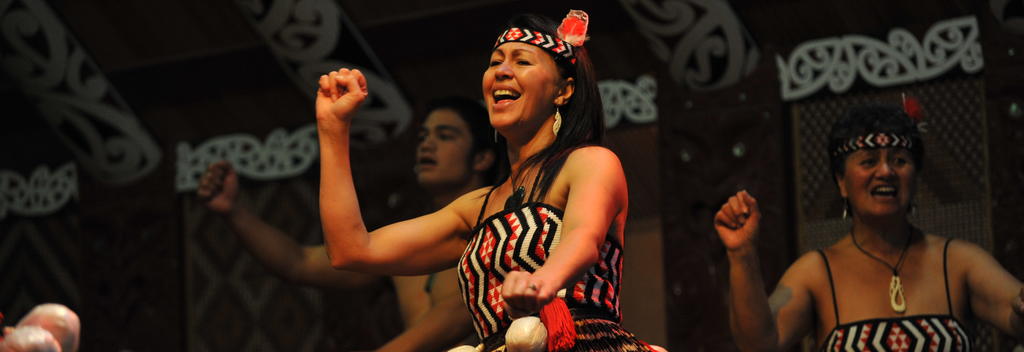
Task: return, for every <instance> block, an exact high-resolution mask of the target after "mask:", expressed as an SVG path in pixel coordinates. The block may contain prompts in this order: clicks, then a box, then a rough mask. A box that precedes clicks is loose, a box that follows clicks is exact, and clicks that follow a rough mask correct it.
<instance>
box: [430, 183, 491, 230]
mask: <svg viewBox="0 0 1024 352" xmlns="http://www.w3.org/2000/svg"><path fill="white" fill-rule="evenodd" d="M491 188H493V187H491V186H486V187H481V188H478V189H476V190H473V191H470V192H468V193H466V194H463V195H462V196H460V197H459V198H456V199H455V200H454V201H452V202H451V203H450V204H448V206H446V207H444V208H443V209H442V211H444V210H449V211H453V212H455V213H456V214H458V215H459V217H460V218H462V221H463V222H465V224H466V226H467V227H472V226H473V224H474V223H476V217H477V215H479V213H480V209H481V208H483V206H484V200H485V199H486V198H487V194H488V193H489V192H490V191H491Z"/></svg>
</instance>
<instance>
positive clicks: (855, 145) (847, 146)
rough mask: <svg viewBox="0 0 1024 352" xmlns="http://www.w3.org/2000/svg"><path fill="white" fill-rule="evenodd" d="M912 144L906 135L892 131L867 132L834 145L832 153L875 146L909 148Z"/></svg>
mask: <svg viewBox="0 0 1024 352" xmlns="http://www.w3.org/2000/svg"><path fill="white" fill-rule="evenodd" d="M913 146H914V141H913V140H912V139H910V137H907V136H900V135H897V134H892V133H882V132H877V133H869V134H866V135H863V136H858V137H854V138H850V140H849V141H847V142H846V143H843V144H840V145H839V146H838V147H836V150H833V151H832V155H834V156H839V155H843V154H848V153H853V152H855V151H857V150H858V149H876V148H906V149H910V148H912V147H913Z"/></svg>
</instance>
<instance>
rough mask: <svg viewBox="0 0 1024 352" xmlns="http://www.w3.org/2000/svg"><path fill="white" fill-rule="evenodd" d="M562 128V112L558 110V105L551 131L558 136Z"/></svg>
mask: <svg viewBox="0 0 1024 352" xmlns="http://www.w3.org/2000/svg"><path fill="white" fill-rule="evenodd" d="M560 129H562V113H561V112H559V111H558V107H555V123H553V124H551V132H554V133H555V135H556V136H557V135H558V130H560Z"/></svg>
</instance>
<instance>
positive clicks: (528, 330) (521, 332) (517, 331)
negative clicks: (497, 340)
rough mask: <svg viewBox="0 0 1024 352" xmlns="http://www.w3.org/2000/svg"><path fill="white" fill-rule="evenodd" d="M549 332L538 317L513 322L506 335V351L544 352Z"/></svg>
mask: <svg viewBox="0 0 1024 352" xmlns="http://www.w3.org/2000/svg"><path fill="white" fill-rule="evenodd" d="M547 340H548V330H547V328H545V327H544V323H542V322H541V321H540V318H538V317H522V318H519V319H516V320H513V321H512V325H510V326H509V327H508V332H506V333H505V349H506V350H507V351H509V352H544V351H545V350H546V349H547V342H548V341H547Z"/></svg>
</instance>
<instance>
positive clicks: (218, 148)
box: [175, 75, 658, 192]
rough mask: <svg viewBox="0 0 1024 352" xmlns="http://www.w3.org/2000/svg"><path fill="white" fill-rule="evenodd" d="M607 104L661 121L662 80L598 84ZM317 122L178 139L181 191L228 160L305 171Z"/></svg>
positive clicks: (248, 167)
mask: <svg viewBox="0 0 1024 352" xmlns="http://www.w3.org/2000/svg"><path fill="white" fill-rule="evenodd" d="M597 85H598V87H599V89H600V90H601V100H602V105H603V106H604V113H605V126H606V127H607V128H612V127H615V126H616V125H618V124H620V123H621V122H622V121H623V120H626V121H629V122H631V123H634V124H644V123H651V122H655V121H657V120H658V107H657V105H655V104H654V98H655V97H656V96H657V89H658V87H657V83H656V82H655V80H654V77H652V76H649V75H643V76H640V77H637V79H636V84H633V83H631V82H629V81H626V80H604V81H600V82H598V84H597ZM318 143H319V142H318V141H317V137H316V124H307V125H305V126H302V127H301V128H299V129H296V130H295V131H294V132H291V133H289V132H287V131H285V130H284V129H283V128H278V129H275V130H273V131H271V132H270V134H269V135H268V136H267V137H266V139H265V141H263V142H261V141H260V140H259V139H258V138H256V137H254V136H252V135H248V134H242V133H237V134H230V135H224V136H217V137H214V138H211V139H209V140H206V141H203V142H201V143H199V144H198V145H197V146H195V147H193V146H192V145H190V144H189V143H186V142H181V143H178V147H177V154H178V160H177V166H176V170H177V171H176V176H175V189H176V190H177V191H178V192H188V191H193V190H195V189H196V187H197V186H198V184H199V178H200V177H201V176H202V175H203V172H205V171H206V168H207V166H209V165H210V163H213V162H216V161H220V160H227V161H229V162H230V163H231V164H232V165H233V166H234V167H235V170H236V171H237V172H238V174H239V175H240V176H243V177H246V178H250V179H254V180H260V181H270V180H278V179H284V178H289V177H294V176H297V175H300V174H302V173H304V172H306V170H307V169H308V168H309V167H310V166H312V165H313V163H314V162H316V161H317V158H318V157H319V152H320V151H319V149H318Z"/></svg>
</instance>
